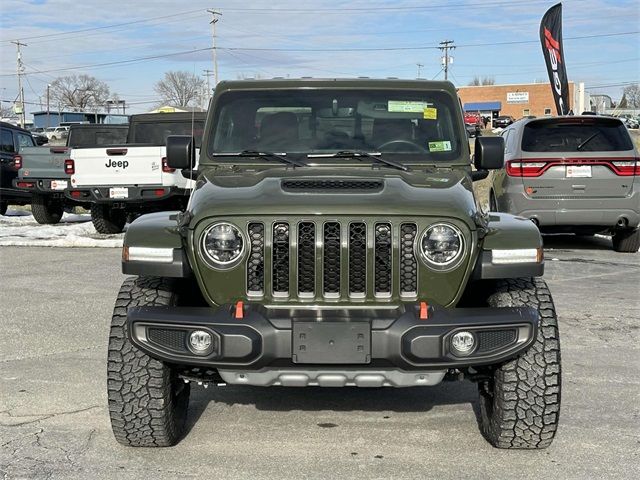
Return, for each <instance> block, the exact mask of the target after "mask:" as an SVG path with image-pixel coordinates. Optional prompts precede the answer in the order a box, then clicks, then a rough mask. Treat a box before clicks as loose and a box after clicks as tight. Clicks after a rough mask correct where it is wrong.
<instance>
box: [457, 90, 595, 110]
mask: <svg viewBox="0 0 640 480" xmlns="http://www.w3.org/2000/svg"><path fill="white" fill-rule="evenodd" d="M578 90H580V91H581V92H584V86H583V84H579V85H578ZM458 94H459V95H460V99H461V100H462V104H463V106H464V109H465V111H467V112H480V113H481V114H482V115H483V116H492V117H493V118H495V117H497V116H498V115H510V116H512V117H514V118H515V119H518V118H522V117H526V116H528V115H534V116H536V117H542V116H544V115H556V107H555V103H554V102H553V94H552V93H551V86H550V85H549V83H523V84H517V85H516V84H514V85H481V86H477V87H475V86H474V87H471V86H469V87H460V88H459V89H458ZM581 98H582V99H584V94H582V95H581ZM576 100H577V101H576ZM583 104H584V100H580V98H577V97H576V88H575V84H574V82H569V108H570V109H573V110H574V111H575V112H576V113H581V112H582V110H583V109H584V108H583V107H582V105H583ZM576 105H577V108H576Z"/></svg>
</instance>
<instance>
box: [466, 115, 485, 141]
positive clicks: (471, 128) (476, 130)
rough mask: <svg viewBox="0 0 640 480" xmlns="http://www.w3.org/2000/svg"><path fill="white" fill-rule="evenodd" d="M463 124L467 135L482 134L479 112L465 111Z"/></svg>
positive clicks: (476, 135) (475, 135)
mask: <svg viewBox="0 0 640 480" xmlns="http://www.w3.org/2000/svg"><path fill="white" fill-rule="evenodd" d="M464 126H465V128H466V129H467V134H468V136H469V137H478V136H480V135H482V126H483V122H482V116H481V115H480V114H479V113H474V112H465V114H464Z"/></svg>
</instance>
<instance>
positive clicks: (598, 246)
mask: <svg viewBox="0 0 640 480" xmlns="http://www.w3.org/2000/svg"><path fill="white" fill-rule="evenodd" d="M542 241H543V243H544V248H545V249H551V248H552V249H555V250H613V246H612V244H611V237H602V236H597V235H593V236H586V235H573V234H546V235H542Z"/></svg>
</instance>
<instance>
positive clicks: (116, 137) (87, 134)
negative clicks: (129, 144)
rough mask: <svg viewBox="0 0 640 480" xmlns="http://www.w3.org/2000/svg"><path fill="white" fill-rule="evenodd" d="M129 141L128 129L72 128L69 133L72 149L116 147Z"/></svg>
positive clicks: (69, 142)
mask: <svg viewBox="0 0 640 480" xmlns="http://www.w3.org/2000/svg"><path fill="white" fill-rule="evenodd" d="M126 141H127V129H126V128H114V127H111V128H109V127H103V128H78V129H75V128H72V129H71V130H70V132H69V141H68V146H70V147H101V146H102V145H116V144H122V143H125V142H126Z"/></svg>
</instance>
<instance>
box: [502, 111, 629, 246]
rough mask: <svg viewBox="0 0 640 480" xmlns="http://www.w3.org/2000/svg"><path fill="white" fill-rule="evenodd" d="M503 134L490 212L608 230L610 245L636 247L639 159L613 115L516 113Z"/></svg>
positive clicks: (551, 228) (557, 227)
mask: <svg viewBox="0 0 640 480" xmlns="http://www.w3.org/2000/svg"><path fill="white" fill-rule="evenodd" d="M502 136H503V137H504V138H505V145H506V147H505V148H506V150H505V159H506V163H505V168H504V169H502V170H498V171H496V172H494V173H493V179H492V186H491V191H490V202H491V210H492V211H497V212H509V213H512V214H514V215H519V216H522V217H526V218H530V219H531V220H533V221H534V222H535V223H536V224H537V225H538V226H539V228H540V230H541V231H542V232H573V233H579V234H588V235H591V234H595V233H609V234H611V235H612V236H613V247H614V249H615V250H616V251H618V252H637V251H638V248H640V231H639V230H638V226H639V224H640V182H639V181H638V176H639V175H640V158H639V155H638V151H637V149H636V148H635V146H634V145H633V142H632V140H631V137H630V136H629V132H628V131H627V129H626V128H625V126H624V125H623V123H622V122H621V121H620V120H619V119H617V118H613V117H604V116H573V117H555V118H545V119H535V120H523V121H521V122H517V123H516V124H514V125H512V126H511V127H509V128H507V129H506V130H505V131H504V132H502Z"/></svg>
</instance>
